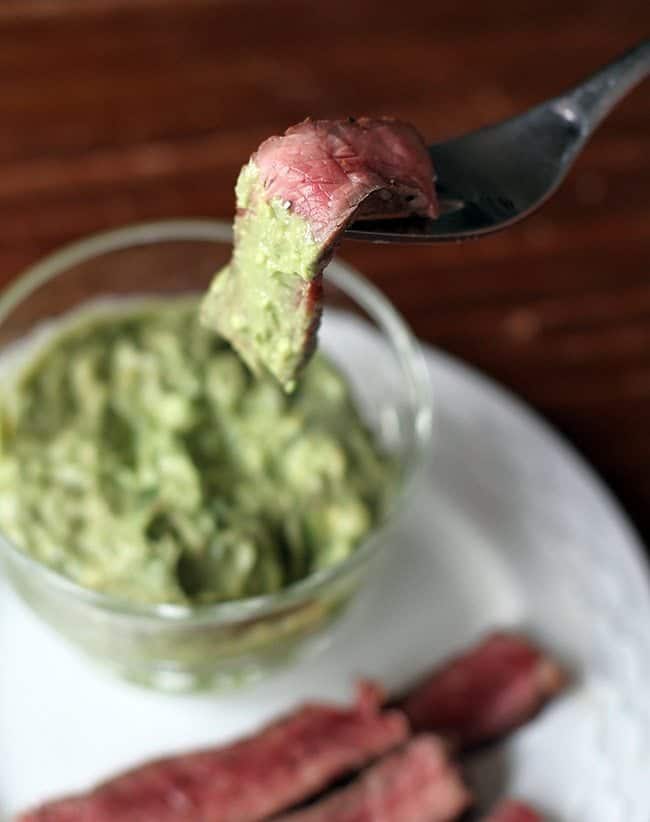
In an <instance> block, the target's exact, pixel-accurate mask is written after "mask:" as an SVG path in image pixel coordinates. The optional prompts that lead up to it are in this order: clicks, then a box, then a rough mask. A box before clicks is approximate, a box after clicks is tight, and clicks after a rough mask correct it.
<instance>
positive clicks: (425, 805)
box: [278, 736, 471, 822]
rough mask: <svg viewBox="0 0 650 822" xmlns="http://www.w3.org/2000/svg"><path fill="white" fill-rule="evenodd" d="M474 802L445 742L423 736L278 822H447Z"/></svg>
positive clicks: (433, 737)
mask: <svg viewBox="0 0 650 822" xmlns="http://www.w3.org/2000/svg"><path fill="white" fill-rule="evenodd" d="M470 802H471V797H470V794H469V791H468V790H467V788H466V787H465V785H464V784H463V782H462V780H461V778H460V775H459V772H458V769H457V768H456V767H455V766H454V765H453V764H452V763H451V762H450V760H449V758H448V756H447V752H446V748H445V745H444V743H443V742H442V741H441V740H440V739H438V738H436V737H435V736H420V737H416V738H415V739H414V740H413V741H411V742H410V743H409V744H408V745H407V746H406V747H405V748H403V749H402V750H401V751H398V752H396V753H393V754H390V755H389V756H387V757H385V758H384V759H382V760H381V761H380V762H379V763H377V764H376V765H373V766H372V767H370V768H368V770H367V771H365V772H364V773H363V774H361V775H360V776H359V777H357V779H355V781H354V782H352V783H351V784H350V785H348V786H347V787H345V788H342V789H341V790H338V791H334V792H333V793H332V794H330V795H329V796H326V797H325V798H324V799H322V800H320V801H319V802H317V803H315V804H314V805H312V806H311V807H308V808H305V809H304V810H301V811H297V812H296V813H293V814H289V815H288V816H284V817H282V818H281V819H280V820H278V822H446V821H447V820H451V819H456V817H457V816H458V815H459V814H460V813H461V812H462V811H463V810H464V809H465V808H466V807H467V806H468V805H469V804H470Z"/></svg>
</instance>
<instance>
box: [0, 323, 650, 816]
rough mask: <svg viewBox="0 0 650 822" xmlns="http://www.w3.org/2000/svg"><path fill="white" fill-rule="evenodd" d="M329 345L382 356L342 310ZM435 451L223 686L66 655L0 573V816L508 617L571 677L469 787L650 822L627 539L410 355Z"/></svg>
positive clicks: (498, 408)
mask: <svg viewBox="0 0 650 822" xmlns="http://www.w3.org/2000/svg"><path fill="white" fill-rule="evenodd" d="M336 334H337V345H340V346H341V350H343V351H346V352H348V353H349V352H350V351H353V352H354V356H363V357H364V358H367V359H366V361H367V362H369V363H374V364H375V367H377V368H380V367H381V363H380V362H377V360H376V357H374V355H373V346H374V342H373V340H372V338H371V337H370V336H368V335H365V334H364V333H362V332H361V331H360V329H359V327H358V326H357V325H356V324H355V323H350V322H347V323H343V324H342V325H341V326H340V327H337V329H336ZM426 356H427V360H428V364H429V367H430V371H431V377H432V381H433V385H434V390H435V395H436V404H437V419H436V445H435V456H434V460H433V461H432V465H431V469H430V472H429V475H428V476H427V478H426V481H425V482H424V483H423V485H422V487H421V488H420V490H419V492H418V493H417V494H416V495H415V498H414V499H413V500H412V508H411V515H410V516H409V517H405V518H404V519H403V521H402V524H401V525H399V526H398V527H397V528H396V530H395V533H394V550H393V551H392V552H391V553H390V555H389V556H387V557H386V560H385V561H384V563H383V564H382V565H380V566H379V567H378V568H377V569H376V576H375V578H374V580H373V581H372V584H371V585H370V586H369V587H368V589H367V591H366V594H365V595H364V596H363V597H362V598H361V599H360V600H359V601H358V602H357V603H356V605H355V607H354V608H353V610H352V611H351V612H350V613H349V615H348V616H347V617H346V618H345V619H344V620H343V621H342V622H341V623H340V624H339V626H338V628H337V631H336V633H335V636H334V641H333V642H332V644H331V646H330V647H329V648H328V649H327V650H326V651H325V652H324V653H322V655H321V656H319V657H317V658H316V659H313V660H311V661H309V660H306V661H304V662H302V663H300V664H298V665H297V666H296V667H294V668H292V669H291V670H288V671H286V672H283V673H280V674H277V675H275V676H273V677H272V678H270V679H268V680H266V681H264V682H262V683H261V684H259V685H257V686H255V687H253V688H251V689H249V690H246V691H242V692H239V693H234V694H232V695H228V696H216V695H214V694H213V695H209V694H208V695H199V696H166V695H163V694H156V693H151V692H148V691H145V690H140V689H138V688H137V687H135V686H130V685H128V684H124V683H122V682H119V681H115V680H113V679H111V678H110V677H109V676H108V675H106V674H104V673H103V672H100V671H97V670H95V669H94V668H92V667H91V666H89V665H88V664H87V663H86V662H85V661H84V660H82V659H80V658H78V657H77V655H76V654H75V652H73V651H72V650H70V649H69V648H68V647H67V646H66V645H65V644H64V643H63V642H62V641H61V640H59V639H58V638H57V637H56V636H55V635H54V634H53V633H51V632H50V630H49V629H48V628H47V627H46V626H44V625H42V624H41V623H40V622H39V621H38V620H37V619H36V618H35V617H34V616H32V614H31V613H30V612H29V611H27V610H26V608H25V607H24V606H23V605H22V604H21V602H19V601H18V599H17V598H16V597H15V596H14V594H13V593H12V592H11V591H10V590H9V589H8V587H7V586H6V585H3V583H1V582H0V817H1V816H2V815H4V817H5V818H9V817H10V816H11V815H12V814H13V813H15V812H16V811H17V810H19V809H21V808H24V807H26V806H28V805H31V804H32V803H35V802H39V801H41V800H43V799H45V798H47V797H51V796H55V795H59V794H61V793H66V792H69V791H77V790H81V789H84V788H85V787H87V786H89V785H91V784H92V783H93V782H95V781H97V780H100V779H102V778H103V777H105V776H108V775H110V774H111V773H113V772H114V771H115V770H116V769H118V770H119V769H123V768H125V767H126V766H129V765H131V764H135V763H138V762H140V761H141V760H143V759H146V758H148V757H152V756H159V755H162V754H165V753H168V752H173V751H177V750H179V749H185V748H192V747H195V746H201V745H210V744H214V743H216V742H220V741H224V740H227V739H231V738H233V737H236V736H238V735H239V734H242V733H245V732H247V731H250V730H252V729H254V728H256V727H258V726H259V725H260V723H262V722H264V721H266V720H267V719H269V718H271V717H274V716H276V715H277V714H278V713H280V712H282V711H285V710H287V709H288V708H290V707H292V706H294V705H295V704H296V703H298V702H300V701H301V700H304V699H306V698H326V699H340V698H347V697H350V695H351V692H352V688H353V683H354V680H355V678H356V677H357V676H359V675H365V676H374V677H377V678H378V679H379V680H381V681H382V682H384V683H385V684H386V685H387V686H388V687H389V688H397V687H399V686H400V685H401V684H402V683H404V682H406V681H407V680H409V679H411V678H412V677H413V675H414V674H417V673H418V672H420V671H422V670H423V669H424V668H426V667H428V666H429V665H430V664H432V663H434V662H435V661H437V660H439V659H441V658H443V657H444V656H445V655H447V654H449V653H452V652H453V651H455V650H457V649H459V648H461V647H462V646H463V645H465V644H467V643H470V642H472V641H473V640H474V639H475V638H476V637H477V636H479V635H480V634H482V633H483V632H485V631H487V630H489V629H492V628H495V627H503V626H517V627H524V628H525V629H526V630H528V631H530V632H531V634H532V635H534V636H535V637H537V638H539V639H540V640H541V641H543V642H545V643H547V644H548V646H549V647H550V648H552V649H554V650H555V651H556V652H557V653H558V654H559V655H560V656H561V657H562V658H563V659H564V660H565V662H566V663H567V664H568V665H569V666H570V668H571V669H572V670H573V671H574V676H575V685H574V687H573V689H572V690H571V691H570V692H569V693H568V694H567V695H566V696H564V697H563V698H561V699H560V700H558V701H557V702H556V703H555V704H554V705H553V706H552V707H550V708H549V709H548V710H547V711H545V712H544V713H543V714H542V715H541V716H539V717H538V718H537V719H536V720H535V721H534V722H533V723H531V724H530V725H529V726H528V727H526V728H525V729H523V730H521V731H519V732H518V733H516V734H514V735H513V736H512V737H511V738H510V739H509V741H508V742H507V743H506V744H504V745H503V746H501V747H500V748H498V749H496V750H493V751H492V752H489V753H486V754H483V755H481V757H479V758H478V759H477V760H475V761H474V762H473V764H472V767H471V770H472V775H473V778H474V779H475V780H476V782H477V784H478V787H479V795H480V797H481V798H482V799H483V800H484V801H485V802H488V801H489V800H490V798H491V797H492V796H494V795H497V794H499V793H501V792H505V791H507V792H508V793H510V794H514V795H518V796H521V797H524V798H527V799H529V800H530V801H531V802H533V803H534V804H536V805H538V806H539V807H540V808H541V809H543V810H545V811H546V812H547V814H548V816H549V819H551V820H554V821H555V820H557V822H587V820H588V822H648V819H650V698H648V683H650V594H649V590H648V581H647V569H646V567H645V562H644V560H643V552H642V549H641V546H640V545H639V542H638V540H637V538H636V536H635V535H634V533H633V532H632V530H631V529H630V527H629V526H628V524H627V522H626V521H625V519H624V518H623V516H622V514H621V512H620V510H619V508H618V507H617V505H616V504H615V503H614V502H613V500H612V499H611V497H610V496H609V495H608V493H607V492H606V491H605V489H604V487H603V486H602V485H601V483H600V482H599V481H598V479H597V478H596V477H595V476H594V474H593V473H592V472H591V471H590V469H589V468H588V467H587V466H586V465H585V463H584V462H583V461H582V460H581V459H580V458H579V457H578V456H577V455H576V454H575V453H574V452H573V451H572V450H571V449H570V447H569V446H568V445H567V444H566V443H564V442H562V441H561V440H560V439H559V438H558V437H557V435H555V434H554V433H553V432H552V431H551V430H549V429H548V428H547V427H546V426H545V424H544V423H543V422H541V421H540V420H539V419H537V418H536V417H535V416H534V415H533V414H532V413H531V412H530V411H528V410H526V409H525V408H524V407H523V406H522V405H521V404H520V403H518V402H517V401H516V400H514V399H512V398H511V397H510V396H508V395H507V394H506V393H505V392H504V391H502V390H501V389H499V388H497V387H496V386H495V385H493V384H491V383H490V382H488V381H486V380H485V379H484V378H482V377H480V376H478V375H477V374H475V373H474V372H472V371H470V370H468V369H467V368H465V367H464V366H462V365H460V364H459V363H458V362H455V361H453V360H451V359H449V358H447V357H445V356H443V355H441V354H439V353H436V352H434V351H431V350H429V351H427V352H426Z"/></svg>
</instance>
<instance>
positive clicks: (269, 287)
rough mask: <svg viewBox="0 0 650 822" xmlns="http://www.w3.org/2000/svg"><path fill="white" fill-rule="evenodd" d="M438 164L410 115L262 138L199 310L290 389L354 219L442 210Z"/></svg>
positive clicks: (304, 127) (308, 125)
mask: <svg viewBox="0 0 650 822" xmlns="http://www.w3.org/2000/svg"><path fill="white" fill-rule="evenodd" d="M433 179H434V177H433V168H432V165H431V160H430V157H429V154H428V151H427V149H426V146H425V144H424V141H423V140H422V138H421V137H420V135H419V134H418V133H417V131H416V130H415V129H414V128H413V127H412V126H410V125H408V124H406V123H402V122H399V121H398V120H393V119H391V118H387V117H386V118H381V119H377V120H371V119H367V118H361V119H359V120H354V119H352V118H350V119H348V120H341V121H338V120H305V121H304V122H302V123H300V124H298V125H296V126H293V127H291V128H289V129H287V131H286V132H285V134H284V135H283V136H281V137H270V138H269V139H268V140H265V142H263V143H262V145H261V146H260V147H259V149H258V150H257V152H256V153H255V154H253V156H252V157H251V159H250V161H249V162H248V164H247V165H245V166H244V167H243V169H242V170H241V173H240V175H239V179H238V181H237V186H236V195H237V215H236V217H235V244H234V248H233V254H232V258H231V260H230V262H229V264H228V265H227V266H226V267H225V268H223V269H222V270H221V271H220V272H219V273H218V274H217V276H216V277H215V279H214V281H213V283H212V285H211V287H210V289H209V291H208V293H207V295H206V296H205V298H204V300H203V305H202V309H201V317H202V322H203V324H204V325H206V326H207V327H209V328H211V329H213V330H214V331H216V332H218V333H219V334H221V336H223V337H225V338H226V339H227V340H229V341H230V342H231V343H232V345H233V346H234V347H235V349H236V350H237V351H238V353H239V354H240V355H241V356H242V358H243V359H244V360H245V361H246V362H247V363H248V365H249V367H250V368H251V369H252V370H253V372H255V373H256V374H260V373H262V372H270V373H271V374H273V375H274V376H275V377H276V378H277V379H278V380H279V382H280V383H281V384H282V385H283V386H284V387H285V388H286V389H287V390H291V388H292V387H293V385H294V382H295V379H296V376H297V374H298V372H299V370H300V368H301V367H302V366H303V365H304V364H305V363H306V361H307V360H308V358H309V356H310V354H311V353H312V351H313V348H314V346H315V339H316V331H317V329H318V325H319V322H320V315H321V308H322V295H321V290H322V273H323V269H324V268H325V266H326V265H327V263H328V261H329V259H330V258H331V256H332V253H333V251H334V247H335V244H336V241H337V240H338V239H339V237H340V236H341V233H342V232H343V230H344V229H345V227H346V226H347V225H348V224H349V223H350V222H351V221H352V220H354V219H355V218H356V217H395V216H407V215H410V214H419V215H423V216H429V217H435V216H436V213H437V211H436V200H435V191H434V183H433Z"/></svg>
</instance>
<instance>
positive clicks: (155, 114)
mask: <svg viewBox="0 0 650 822" xmlns="http://www.w3.org/2000/svg"><path fill="white" fill-rule="evenodd" d="M468 9H469V10H470V11H468ZM649 34H650V3H648V0H600V2H599V1H598V0H593V1H592V2H589V3H587V2H579V0H564V2H562V3H550V2H544V1H543V0H527V2H525V3H520V2H510V1H508V2H505V0H502V1H501V2H492V3H459V2H457V1H456V0H437V2H431V0H427V2H419V0H416V1H412V2H409V3H399V2H396V0H391V2H378V0H345V1H343V0H313V2H307V0H302V2H298V1H297V0H267V1H266V2H262V0H240V2H235V0H232V2H228V1H227V0H212V1H210V0H176V2H172V0H2V3H0V78H1V83H2V86H1V87H2V93H1V94H0V284H5V283H7V282H8V281H9V280H11V278H12V277H14V276H15V275H16V274H18V273H19V272H20V271H21V269H22V268H23V267H24V266H26V265H27V264H29V263H31V262H32V261H33V260H35V259H36V258H38V257H39V256H40V255H42V254H44V253H45V252H47V251H49V250H50V249H53V248H55V247H56V246H58V245H60V244H61V243H63V242H66V241H68V240H71V239H73V238H76V237H79V236H81V235H83V234H87V233H88V232H91V231H97V230H99V229H105V228H107V227H110V226H117V225H120V224H123V223H127V222H131V221H141V220H147V219H152V218H159V217H170V216H177V215H210V216H215V217H224V218H229V217H230V215H231V213H232V210H233V193H232V187H233V181H234V178H235V175H236V173H237V170H238V168H239V166H240V165H241V164H242V162H243V161H244V160H245V158H246V157H247V156H248V154H249V153H250V152H251V150H252V149H254V147H255V146H256V145H257V143H259V142H260V140H261V139H263V138H264V137H266V136H267V135H269V134H271V133H274V132H278V131H280V130H282V129H284V128H285V127H286V126H287V125H289V124H291V123H293V122H296V121H298V120H300V119H302V118H303V117H305V116H306V115H308V114H312V115H318V116H321V117H340V116H345V115H348V114H360V113H367V114H381V113H389V114H395V115H398V116H400V117H403V118H405V119H407V120H412V121H413V122H414V123H416V124H417V125H418V126H419V127H420V129H421V130H422V131H423V132H424V134H426V135H427V136H429V137H431V138H444V137H446V136H448V135H452V134H454V133H457V132H460V131H463V130H466V129H472V128H476V127H477V126H480V125H481V124H485V123H488V122H490V121H492V120H495V119H499V118H502V117H506V116H508V115H510V114H513V113H515V112H517V111H519V110H521V109H523V108H525V107H527V106H530V105H531V104H533V103H535V102H536V101H539V100H541V99H543V98H544V97H546V96H549V95H551V94H553V93H556V92H558V91H560V90H562V89H563V87H565V86H567V85H569V84H571V83H573V82H574V81H576V80H578V79H580V78H581V77H582V75H584V74H586V73H588V72H589V71H590V70H592V69H594V68H596V67H597V66H598V65H599V64H600V63H602V62H605V61H607V60H609V59H610V58H612V57H613V56H614V55H616V54H617V52H619V51H622V50H624V49H625V48H626V47H627V46H629V45H631V44H632V43H634V41H635V40H637V39H639V38H641V37H643V36H648V35H649ZM341 253H342V255H343V256H345V257H346V258H347V259H348V260H349V261H350V262H352V263H353V264H354V265H356V266H358V267H359V268H360V269H361V270H362V271H364V272H365V273H366V274H367V275H368V276H370V277H371V278H373V279H374V280H375V282H376V283H377V284H378V285H379V286H380V287H381V288H382V289H383V290H384V291H385V292H386V293H387V294H388V296H389V297H390V298H391V299H392V300H394V301H395V303H396V304H397V305H398V307H399V308H400V309H401V310H402V311H403V312H404V314H405V315H406V317H407V318H408V320H409V321H410V322H411V323H412V325H413V327H414V328H415V330H416V332H417V333H418V334H419V335H420V336H421V337H422V338H423V339H425V340H427V341H429V342H432V343H435V344H436V345H438V346H440V347H441V348H444V349H446V350H448V351H450V352H452V353H454V354H456V355H458V356H460V357H462V358H464V359H466V360H468V361H469V362H471V363H474V364H475V365H477V366H478V367H479V368H481V369H483V370H484V371H486V372H487V373H488V374H491V375H492V376H494V377H495V378H496V379H498V380H500V381H501V382H503V383H505V384H506V385H508V386H510V387H511V388H512V389H514V390H515V391H516V392H518V393H519V394H521V395H522V396H523V397H525V398H526V399H527V400H528V401H529V402H530V403H531V404H532V405H533V406H534V407H535V408H537V409H539V411H541V412H542V413H543V414H545V415H546V416H547V417H548V418H549V419H550V420H551V421H552V422H553V423H554V424H555V425H556V426H558V428H560V429H561V430H562V431H564V432H565V433H566V434H567V435H568V436H569V438H570V439H571V440H572V441H573V442H574V443H575V444H576V445H577V447H578V448H579V449H581V450H582V451H583V452H584V453H585V454H586V456H587V457H588V458H589V459H590V460H591V461H592V462H593V463H594V465H595V466H596V467H597V468H598V469H599V470H600V472H601V473H602V475H603V476H604V478H605V479H606V481H607V482H608V483H609V484H610V485H611V487H612V488H613V489H614V490H615V491H616V493H617V494H618V496H619V497H620V499H621V500H622V502H623V504H624V506H625V507H626V508H627V510H628V511H629V513H630V514H631V515H632V517H633V519H634V521H635V522H636V524H637V526H638V528H639V529H640V531H641V532H642V534H643V535H644V536H645V537H646V538H650V85H645V86H644V87H641V88H639V89H638V90H637V91H636V92H635V93H634V95H633V96H632V97H630V98H629V99H628V100H626V101H625V102H624V103H623V104H622V105H621V106H620V108H619V109H618V110H617V111H616V112H615V113H614V114H613V116H612V117H611V119H610V120H609V121H608V122H607V123H606V124H605V125H604V126H603V127H602V130H601V131H600V132H599V133H598V134H597V136H596V138H595V139H594V140H593V143H592V144H591V145H590V146H589V147H588V149H587V150H586V152H585V153H584V156H583V157H582V158H581V160H580V162H579V164H578V166H577V168H576V169H575V171H574V172H573V174H572V176H571V178H570V180H569V181H568V182H567V183H566V184H565V186H564V187H563V188H562V190H561V191H560V192H559V193H558V194H557V195H556V196H555V197H554V198H553V200H552V201H551V202H550V203H549V204H548V205H547V206H546V207H545V208H544V209H543V211H542V212H541V213H539V214H538V215H536V216H534V217H532V218H531V219H529V220H528V221H527V222H525V223H524V224H522V225H520V226H518V227H515V228H513V229H512V230H510V231H507V232H505V233H503V234H501V235H498V236H495V237H493V238H491V239H486V240H481V241H479V242H470V243H466V244H464V245H453V246H452V245H450V246H434V247H427V248H412V247H409V248H398V247H390V248H389V247H383V246H369V245H362V244H355V243H352V242H348V243H345V244H344V246H343V248H342V249H341Z"/></svg>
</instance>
